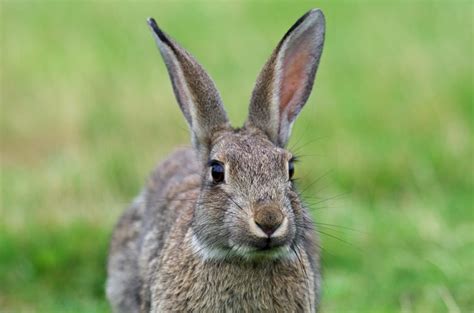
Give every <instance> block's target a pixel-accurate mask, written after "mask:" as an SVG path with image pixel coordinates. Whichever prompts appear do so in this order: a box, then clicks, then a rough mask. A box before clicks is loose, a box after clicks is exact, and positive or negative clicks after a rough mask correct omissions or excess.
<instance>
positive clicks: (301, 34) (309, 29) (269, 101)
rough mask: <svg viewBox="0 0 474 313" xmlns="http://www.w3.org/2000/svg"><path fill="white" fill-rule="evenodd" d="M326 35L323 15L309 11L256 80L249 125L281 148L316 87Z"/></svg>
mask: <svg viewBox="0 0 474 313" xmlns="http://www.w3.org/2000/svg"><path fill="white" fill-rule="evenodd" d="M324 32H325V21H324V15H323V13H322V12H321V11H320V10H319V9H313V10H311V11H309V12H307V13H306V14H305V15H303V16H302V17H301V18H300V19H299V20H298V21H297V22H296V23H295V24H294V25H293V26H292V27H291V28H290V30H288V32H287V33H286V34H285V36H284V37H283V39H282V40H281V41H280V43H279V44H278V46H277V47H276V49H275V50H274V51H273V54H272V55H271V57H270V59H269V60H268V61H267V63H266V64H265V66H264V67H263V69H262V71H261V72H260V75H259V77H258V78H257V82H256V85H255V88H254V90H253V93H252V98H251V101H250V108H249V118H248V121H247V125H251V126H254V127H257V128H259V129H260V130H262V131H264V132H265V133H266V134H267V135H268V137H269V138H270V140H272V141H273V142H274V143H275V144H277V145H279V146H281V147H283V146H285V145H286V143H287V142H288V138H289V136H290V133H291V127H292V126H293V122H294V121H295V119H296V116H297V115H298V113H299V112H300V110H301V109H302V108H303V106H304V104H305V103H306V100H308V97H309V95H310V93H311V89H312V88H313V82H314V77H315V75H316V70H317V69H318V64H319V59H320V57H321V52H322V50H323V44H324Z"/></svg>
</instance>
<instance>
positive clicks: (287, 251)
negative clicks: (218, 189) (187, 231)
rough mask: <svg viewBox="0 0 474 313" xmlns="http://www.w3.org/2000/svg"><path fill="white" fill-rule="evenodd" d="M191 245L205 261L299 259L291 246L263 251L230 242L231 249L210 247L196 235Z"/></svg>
mask: <svg viewBox="0 0 474 313" xmlns="http://www.w3.org/2000/svg"><path fill="white" fill-rule="evenodd" d="M191 245H192V248H193V251H194V252H195V253H197V254H198V255H200V256H201V257H202V258H203V259H204V260H213V261H219V260H231V259H240V260H242V259H243V260H246V261H274V260H293V259H295V258H297V255H296V254H295V252H294V251H293V249H291V248H290V246H289V245H283V246H279V247H274V248H271V249H266V250H261V249H258V248H255V247H250V246H246V245H241V244H237V243H234V242H230V247H229V248H223V247H210V246H207V245H206V244H204V243H202V242H201V241H200V240H199V239H198V238H197V237H196V236H195V235H193V236H192V239H191Z"/></svg>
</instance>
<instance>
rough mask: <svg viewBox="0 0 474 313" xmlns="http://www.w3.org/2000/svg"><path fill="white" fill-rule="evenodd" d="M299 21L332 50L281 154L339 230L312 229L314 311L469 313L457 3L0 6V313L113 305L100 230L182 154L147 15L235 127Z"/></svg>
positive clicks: (463, 52)
mask: <svg viewBox="0 0 474 313" xmlns="http://www.w3.org/2000/svg"><path fill="white" fill-rule="evenodd" d="M311 7H321V8H322V9H323V10H324V12H325V14H326V18H327V41H326V46H325V51H324V54H323V58H322V63H321V66H320V71H319V74H318V77H317V82H316V86H315V90H314V92H313V96H312V97H311V98H310V100H309V102H308V104H307V106H306V107H305V109H304V110H303V113H302V115H301V117H300V118H299V120H298V122H297V124H296V126H295V130H294V136H293V139H292V141H291V143H290V146H291V147H293V149H294V150H296V151H297V152H299V154H301V155H302V156H303V157H302V162H301V163H299V164H298V168H297V169H296V171H297V174H296V175H297V176H299V178H300V179H301V185H302V186H301V188H302V189H305V192H304V193H305V195H306V196H307V197H308V198H309V199H311V200H312V201H310V202H313V203H315V202H319V204H315V205H313V206H312V210H313V215H314V218H315V220H317V221H318V222H320V223H327V224H331V225H336V226H330V225H326V226H324V227H321V228H320V231H321V233H322V240H323V245H324V255H323V267H324V276H325V279H324V286H323V287H324V296H323V308H324V311H325V312H448V311H449V312H468V311H471V310H473V309H474V296H473V292H472V288H473V286H474V277H473V272H474V264H473V260H474V231H473V229H474V213H473V212H474V211H473V202H474V199H473V144H472V143H473V142H472V133H473V111H472V107H473V70H474V69H473V61H472V56H473V55H474V53H473V47H474V44H473V18H474V17H473V13H472V12H473V5H472V3H470V2H467V1H466V2H455V1H451V2H446V3H443V2H434V3H432V2H428V1H422V2H408V1H407V2H405V1H404V2H400V3H398V4H397V3H393V2H390V3H389V2H382V1H371V2H364V3H361V2H349V1H345V2H337V1H331V2H316V3H314V2H312V3H308V2H298V4H295V3H293V2H291V3H290V2H275V3H273V2H262V3H260V2H256V1H255V2H225V3H224V2H211V1H208V2H176V3H171V2H166V3H161V4H158V3H153V2H142V3H137V4H135V3H133V2H111V1H104V2H98V1H97V2H94V1H75V2H70V3H66V2H60V1H54V2H53V1H51V2H49V1H46V2H44V1H43V2H39V1H32V2H28V1H21V2H20V1H2V2H1V8H0V12H1V17H0V21H1V22H0V23H1V24H0V27H1V32H2V34H1V35H2V36H1V41H0V43H1V46H0V55H1V63H0V65H1V81H0V82H1V112H0V113H1V114H0V138H1V193H0V195H1V202H0V282H1V283H0V311H1V312H36V311H37V312H104V311H105V312H106V311H108V305H107V303H106V301H105V299H104V291H103V289H104V288H103V287H104V280H105V258H106V253H107V252H106V250H107V244H108V240H109V236H110V232H111V229H112V227H113V224H114V222H115V221H116V219H117V217H118V216H119V214H120V212H121V211H122V209H123V208H124V207H125V206H126V205H127V203H128V202H129V201H130V200H131V199H132V197H133V196H134V195H136V194H137V193H138V191H139V190H140V186H141V185H142V183H143V181H144V180H145V178H146V177H147V175H148V172H149V171H150V170H151V169H152V168H153V166H154V165H155V164H156V163H157V162H158V161H159V160H161V159H163V158H164V157H165V156H166V155H167V154H168V153H169V152H170V151H172V149H173V148H175V147H176V146H178V145H185V144H187V143H188V133H187V130H186V125H185V123H184V119H183V118H182V117H181V113H180V111H179V109H178V106H177V105H176V103H175V100H174V96H173V94H172V90H171V86H170V83H169V81H168V76H167V73H166V71H165V67H164V65H163V63H162V61H161V58H160V56H159V54H158V52H157V50H156V48H155V46H154V42H153V40H152V37H151V34H150V32H149V31H148V29H147V27H146V24H145V18H146V17H148V16H154V17H155V18H156V19H157V21H158V22H159V23H160V25H161V26H162V27H163V28H164V29H165V30H166V31H167V32H168V33H170V34H172V35H173V36H174V37H175V38H177V39H178V40H179V41H180V42H181V43H182V45H183V46H185V47H186V48H188V49H189V50H190V51H192V53H193V54H194V55H195V56H196V57H197V58H198V59H199V60H200V61H201V63H202V64H204V66H205V67H206V68H207V69H208V71H209V72H210V73H211V74H212V76H213V77H214V79H215V80H216V82H217V85H218V86H219V88H220V90H221V92H222V95H223V98H224V100H225V102H226V104H227V108H228V112H229V114H230V116H231V119H232V120H233V121H234V122H235V124H241V123H242V122H243V121H244V119H245V113H246V110H247V103H248V99H249V94H250V91H251V89H252V85H253V83H254V81H255V78H256V76H257V73H258V71H259V69H260V68H261V66H262V65H263V63H264V61H265V59H266V58H267V57H268V56H269V54H270V52H271V50H272V49H273V47H274V46H275V45H276V43H277V41H278V40H279V38H280V37H281V36H282V35H283V34H284V32H285V31H286V30H287V28H288V27H289V26H290V25H291V24H292V23H293V22H294V21H295V20H296V19H297V18H298V17H299V16H300V15H302V14H303V13H304V12H305V11H306V10H308V9H309V8H311ZM318 177H321V179H319V180H318V181H317V182H315V183H312V182H313V181H314V180H315V179H316V178H318ZM316 197H317V198H316ZM314 199H316V200H314ZM319 200H321V201H319Z"/></svg>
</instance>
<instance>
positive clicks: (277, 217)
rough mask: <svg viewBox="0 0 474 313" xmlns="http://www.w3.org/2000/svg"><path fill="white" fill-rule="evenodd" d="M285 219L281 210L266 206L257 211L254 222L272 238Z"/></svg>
mask: <svg viewBox="0 0 474 313" xmlns="http://www.w3.org/2000/svg"><path fill="white" fill-rule="evenodd" d="M283 218H284V216H283V213H282V212H281V210H280V208H278V207H277V206H274V205H265V206H261V207H259V208H258V209H257V210H256V212H255V216H254V221H255V224H256V225H257V226H258V227H259V228H260V229H261V230H262V231H263V232H264V233H265V234H267V236H269V237H270V236H271V235H272V234H273V233H274V232H275V231H276V230H277V229H278V227H280V225H281V223H282V222H283Z"/></svg>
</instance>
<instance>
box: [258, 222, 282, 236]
mask: <svg viewBox="0 0 474 313" xmlns="http://www.w3.org/2000/svg"><path fill="white" fill-rule="evenodd" d="M255 224H257V226H258V227H259V228H260V229H261V230H262V231H263V232H264V233H265V234H267V236H268V237H270V236H271V235H272V234H273V233H274V232H275V230H277V229H278V227H279V226H280V225H281V222H277V223H273V224H268V223H259V222H257V221H255Z"/></svg>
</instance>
